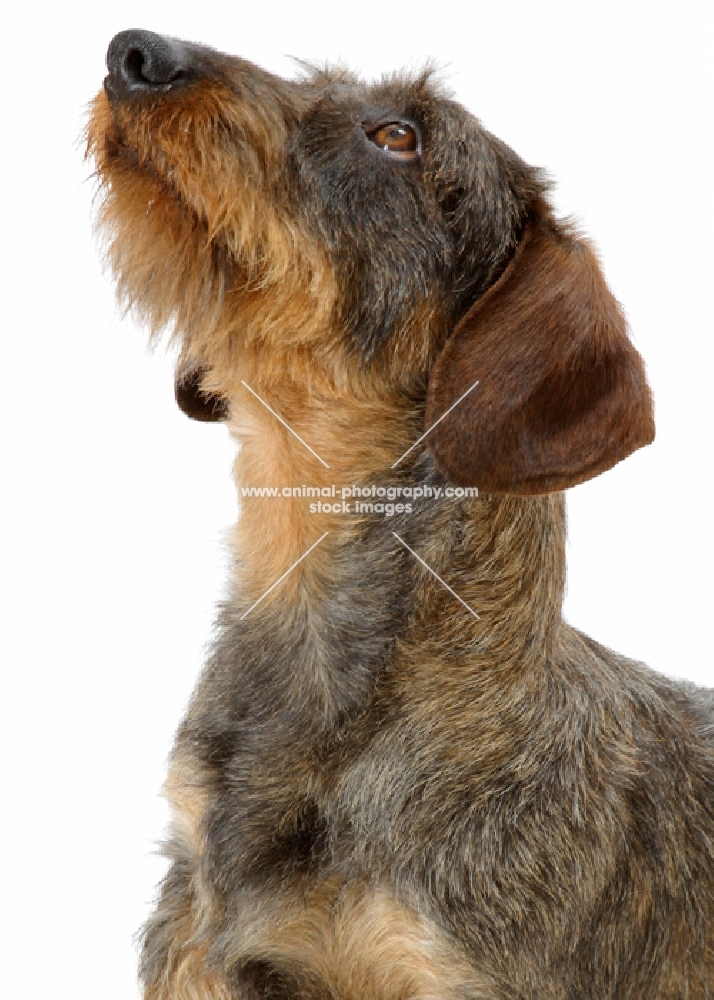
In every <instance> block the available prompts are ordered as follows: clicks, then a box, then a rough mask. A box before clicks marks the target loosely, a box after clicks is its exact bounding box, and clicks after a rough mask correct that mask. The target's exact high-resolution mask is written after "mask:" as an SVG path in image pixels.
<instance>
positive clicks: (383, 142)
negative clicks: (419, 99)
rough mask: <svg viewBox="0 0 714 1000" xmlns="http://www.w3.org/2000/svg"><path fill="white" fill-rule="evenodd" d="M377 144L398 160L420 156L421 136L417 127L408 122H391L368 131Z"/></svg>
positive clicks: (368, 134)
mask: <svg viewBox="0 0 714 1000" xmlns="http://www.w3.org/2000/svg"><path fill="white" fill-rule="evenodd" d="M367 138H368V139H370V140H371V141H372V142H373V143H374V144H375V146H378V147H379V148H380V149H381V150H382V152H384V153H387V154H388V155H389V156H392V157H394V158H395V159H397V160H416V159H418V158H419V136H418V135H417V132H416V129H414V128H412V126H411V125H407V123H406V122H389V123H388V124H386V125H380V126H379V128H376V129H373V130H372V131H371V132H368V133H367Z"/></svg>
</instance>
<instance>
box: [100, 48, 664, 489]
mask: <svg viewBox="0 0 714 1000" xmlns="http://www.w3.org/2000/svg"><path fill="white" fill-rule="evenodd" d="M107 63H108V68H109V74H108V76H107V78H106V81H105V87H104V92H103V93H102V94H100V95H99V97H98V98H97V100H96V102H95V105H94V109H93V113H92V119H91V124H90V129H89V148H90V151H91V153H92V155H93V156H94V158H95V161H96V163H97V167H98V173H99V177H100V180H101V182H102V184H103V189H104V193H105V200H104V204H103V209H102V213H101V222H102V223H103V226H104V228H105V231H106V232H107V233H108V236H109V255H110V259H111V261H112V264H113V267H114V270H115V272H116V275H117V278H118V284H119V290H120V294H121V295H122V296H123V297H124V299H125V300H126V301H127V303H129V304H131V305H132V306H134V307H135V308H137V309H138V310H139V312H140V313H141V314H142V315H143V316H144V317H145V318H146V319H148V321H149V323H150V325H151V327H152V329H153V330H155V331H159V330H161V329H164V328H166V327H170V328H172V329H173V330H174V331H175V333H176V334H177V336H178V337H179V338H180V344H181V357H180V361H179V368H178V372H177V388H176V395H177V400H178V402H179V405H181V407H182V408H183V409H184V410H185V411H186V412H187V413H188V414H189V415H190V416H193V417H197V418H198V419H204V420H218V419H222V418H224V417H225V416H226V415H227V413H229V411H230V408H231V404H232V401H233V398H234V395H235V393H236V386H237V385H238V383H239V381H240V379H241V377H242V373H245V372H246V371H248V370H251V371H252V370H258V369H260V368H261V366H263V370H265V369H266V368H269V369H270V371H271V372H272V373H273V374H274V373H275V372H280V373H281V377H282V378H283V379H284V380H285V381H286V382H293V383H295V382H298V381H299V380H300V379H301V378H302V379H303V380H304V379H305V372H306V371H309V380H310V386H311V391H315V392H320V391H327V389H326V387H335V386H340V387H341V391H354V392H357V393H361V394H362V395H363V396H365V395H366V396H368V395H369V393H370V392H373V393H374V394H375V398H376V397H377V396H380V397H384V395H385V394H389V393H391V395H392V397H393V398H397V397H398V398H399V399H401V401H402V405H406V404H407V403H408V404H409V405H412V406H414V407H416V408H417V409H420V412H422V413H423V414H424V419H425V428H426V429H430V432H429V434H428V435H427V436H426V438H425V446H426V447H428V448H429V449H430V451H431V453H432V455H433V459H434V462H435V464H436V466H437V468H438V469H439V471H440V472H441V473H442V474H443V475H444V476H445V477H446V478H447V479H449V480H450V481H452V482H454V483H456V484H458V485H475V486H478V487H479V488H480V489H481V490H482V491H484V492H496V493H499V492H500V493H517V494H518V493H520V494H531V493H546V492H550V491H553V490H559V489H563V488H565V487H568V486H572V485H575V484H576V483H579V482H582V481H583V480H585V479H588V478H590V477H591V476H594V475H596V474H598V473H599V472H602V471H604V470H605V469H607V468H610V467H611V466H612V465H614V464H615V463H616V462H618V461H620V460H621V459H622V458H624V457H626V456H627V455H628V454H630V453H631V452H632V451H633V450H635V449H636V448H639V447H641V446H642V445H644V444H647V443H649V442H650V441H651V440H652V438H653V436H654V424H653V416H652V401H651V397H650V393H649V389H648V386H647V383H646V379H645V375H644V368H643V365H642V361H641V359H640V357H639V355H638V354H637V352H636V351H635V350H634V348H633V347H632V345H631V343H630V341H629V339H628V337H627V332H626V327H625V322H624V319H623V317H622V313H621V311H620V309H619V307H618V305H617V303H616V302H615V300H614V298H613V297H612V295H611V293H610V292H609V291H608V289H607V287H606V285H605V282H604V279H603V277H602V274H601V272H600V269H599V267H598V264H597V261H596V258H595V256H594V253H593V251H592V249H591V248H590V247H589V246H588V244H587V242H586V241H584V240H583V239H582V238H580V237H579V236H578V235H577V234H576V233H574V232H573V231H572V230H571V229H570V228H569V227H567V226H564V225H562V224H559V223H558V222H557V221H556V220H555V219H554V218H553V215H552V213H551V210H550V208H549V206H548V204H547V201H546V200H545V185H544V183H543V181H542V179H541V178H540V176H539V174H538V172H537V171H535V170H534V169H533V168H531V167H529V166H528V165H527V164H525V163H524V162H523V161H522V160H521V159H520V158H519V157H518V156H517V155H516V154H515V153H514V152H513V151H512V150H510V149H509V148H508V147H507V146H505V145H504V144H503V143H501V142H500V141H499V140H497V139H496V138H495V137H493V136H492V135H490V134H489V133H488V132H487V131H486V130H485V129H483V128H482V127H481V125H480V124H479V123H478V122H477V120H476V119H474V118H473V117H472V116H471V115H470V114H468V113H467V112H466V111H465V110H464V109H463V108H461V107H460V106H459V105H458V104H456V103H455V102H453V101H452V100H450V99H449V98H448V97H446V96H445V95H444V94H443V93H441V91H440V89H439V87H438V86H437V85H436V84H435V83H434V81H433V79H432V76H431V74H429V73H425V74H423V75H421V76H419V77H417V78H415V79H411V80H405V79H403V78H400V77H394V78H390V79H386V80H384V81H382V82H381V83H379V84H376V85H373V86H367V85H365V84H364V83H362V82H361V81H359V80H358V79H356V78H355V77H353V76H351V75H350V74H348V73H346V72H343V71H314V70H310V71H309V72H306V75H305V76H304V78H303V79H301V80H299V81H297V82H289V81H285V80H282V79H280V78H278V77H275V76H273V75H272V74H269V73H267V72H265V71H263V70H261V69H259V68H258V67H256V66H253V65H252V64H250V63H248V62H246V61H244V60H240V59H236V58H232V57H228V56H225V55H222V54H219V53H217V52H214V51H212V50H210V49H207V48H204V47H200V46H195V45H188V44H185V43H182V42H178V41H176V40H173V39H166V38H163V37H161V36H158V35H154V34H152V33H149V32H141V31H128V32H122V33H121V34H120V35H118V36H116V38H115V39H114V40H113V41H112V43H111V45H110V48H109V52H108V56H107ZM266 359H270V361H269V363H268V362H266ZM251 366H253V367H252V368H251ZM475 383H478V385H476V387H475V388H474V385H475ZM432 428H433V429H432Z"/></svg>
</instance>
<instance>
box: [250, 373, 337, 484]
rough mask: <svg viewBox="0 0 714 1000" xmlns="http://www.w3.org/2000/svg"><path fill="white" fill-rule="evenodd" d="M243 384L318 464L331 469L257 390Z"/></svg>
mask: <svg viewBox="0 0 714 1000" xmlns="http://www.w3.org/2000/svg"><path fill="white" fill-rule="evenodd" d="M241 382H242V384H243V385H244V386H245V387H246V389H247V390H248V392H252V393H253V395H254V396H255V398H256V399H257V400H258V402H260V403H262V404H263V406H264V407H265V409H266V410H270V412H271V413H272V414H273V416H274V417H276V418H277V419H278V420H279V421H280V423H281V424H282V425H283V427H287V429H288V430H289V431H290V433H291V434H295V437H296V438H297V439H298V441H299V442H300V444H304V445H305V447H306V448H307V450H308V451H309V452H310V453H311V454H313V455H314V456H315V458H316V459H317V460H318V462H322V464H323V465H324V466H325V468H326V469H329V468H330V466H329V465H328V464H327V462H323V460H322V459H321V458H320V456H319V455H318V454H317V452H316V451H313V450H312V448H311V447H310V445H309V444H308V443H307V442H306V441H303V439H302V438H301V437H300V435H299V434H297V433H296V432H295V431H294V430H293V429H292V427H291V426H290V424H287V423H285V421H284V420H283V418H282V417H281V416H280V414H279V413H276V412H275V410H271V409H270V407H269V406H268V404H267V403H266V402H265V400H264V399H261V398H260V396H259V395H258V393H257V392H256V391H255V389H251V387H250V386H249V385H248V383H247V382H243V379H241Z"/></svg>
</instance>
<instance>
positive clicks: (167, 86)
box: [104, 30, 189, 99]
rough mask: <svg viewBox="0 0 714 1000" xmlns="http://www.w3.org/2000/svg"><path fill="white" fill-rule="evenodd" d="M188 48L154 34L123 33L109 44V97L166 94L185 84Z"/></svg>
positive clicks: (139, 32)
mask: <svg viewBox="0 0 714 1000" xmlns="http://www.w3.org/2000/svg"><path fill="white" fill-rule="evenodd" d="M186 57H187V52H186V49H185V47H184V46H183V45H182V44H181V43H180V42H178V41H177V40H176V39H174V38H164V36H163V35H157V34H155V33H154V32H153V31H138V30H132V31H120V32H119V34H118V35H115V36H114V38H112V40H111V42H110V43H109V48H108V49H107V69H108V70H109V73H108V75H107V77H106V79H105V81H104V88H105V90H106V92H107V94H108V95H109V97H110V98H120V99H121V98H125V97H133V96H139V95H141V94H150V93H165V92H166V91H167V90H171V89H172V88H173V87H175V86H177V85H178V84H179V83H181V82H185V81H186V77H187V74H188V70H189V64H188V63H189V61H188V59H187V58H186Z"/></svg>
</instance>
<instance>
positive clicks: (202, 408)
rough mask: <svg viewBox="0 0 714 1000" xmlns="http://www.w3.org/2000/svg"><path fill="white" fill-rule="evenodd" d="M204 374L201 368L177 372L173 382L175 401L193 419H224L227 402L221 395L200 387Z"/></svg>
mask: <svg viewBox="0 0 714 1000" xmlns="http://www.w3.org/2000/svg"><path fill="white" fill-rule="evenodd" d="M204 375H205V372H204V370H203V369H201V368H194V369H192V370H190V371H184V372H181V373H180V374H178V375H177V376H176V381H175V382H174V394H175V396H176V402H177V403H178V405H179V406H180V407H181V409H182V410H183V412H184V413H185V414H186V415H187V416H189V417H192V418H193V419H194V420H203V421H207V422H208V421H217V420H225V419H226V417H227V416H228V404H227V403H226V401H225V399H223V397H222V396H219V395H217V394H215V393H212V392H206V391H204V390H203V389H202V387H201V386H202V383H203V376H204Z"/></svg>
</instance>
